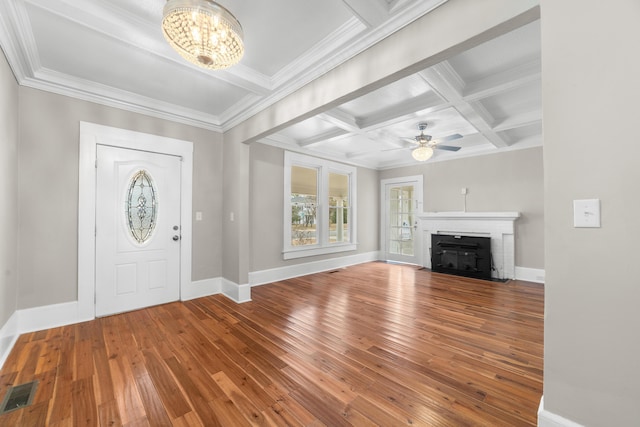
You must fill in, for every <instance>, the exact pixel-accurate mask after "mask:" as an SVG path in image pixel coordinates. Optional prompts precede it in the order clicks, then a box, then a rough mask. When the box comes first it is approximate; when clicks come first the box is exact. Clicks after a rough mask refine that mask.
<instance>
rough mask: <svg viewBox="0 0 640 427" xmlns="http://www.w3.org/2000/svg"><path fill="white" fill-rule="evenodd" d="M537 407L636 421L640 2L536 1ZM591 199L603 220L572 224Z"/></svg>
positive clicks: (591, 418) (599, 420) (607, 420)
mask: <svg viewBox="0 0 640 427" xmlns="http://www.w3.org/2000/svg"><path fill="white" fill-rule="evenodd" d="M541 10H542V26H541V28H542V93H543V96H542V100H543V120H544V135H545V142H544V144H545V149H544V165H545V245H546V253H545V267H546V286H545V328H544V330H545V345H544V348H545V364H544V365H545V366H544V404H545V409H547V410H549V411H551V412H553V413H556V414H558V415H561V416H563V417H565V418H569V419H571V420H574V421H576V422H578V423H581V424H584V425H588V426H593V427H597V426H632V425H633V426H637V425H639V424H640V404H639V402H640V387H638V384H640V309H638V303H640V283H639V282H640V280H639V279H638V264H639V262H638V238H639V237H640V220H639V219H638V212H640V198H639V197H638V192H639V190H638V183H639V182H640V168H638V159H639V158H640V144H639V143H638V99H640V78H639V76H640V54H639V53H638V40H640V26H639V25H638V20H639V19H640V2H638V1H636V0H619V1H616V2H597V1H589V2H584V1H581V0H564V1H556V0H543V1H542V5H541ZM591 198H599V199H600V201H601V206H602V210H601V221H602V222H601V224H602V227H601V228H574V227H573V200H575V199H591Z"/></svg>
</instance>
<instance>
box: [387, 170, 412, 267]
mask: <svg viewBox="0 0 640 427" xmlns="http://www.w3.org/2000/svg"><path fill="white" fill-rule="evenodd" d="M420 183H421V182H420ZM420 183H419V182H417V181H406V182H397V183H386V184H385V185H384V192H385V197H384V200H385V206H384V209H383V212H384V213H385V215H384V218H383V221H384V222H383V230H382V231H383V235H384V242H383V244H384V247H385V252H386V259H387V260H389V261H398V262H407V263H411V264H421V260H420V254H419V252H420V251H419V249H420V248H419V246H418V244H419V241H420V239H419V236H418V235H417V230H418V217H417V215H418V213H419V212H420V206H422V186H421V185H419V184H420Z"/></svg>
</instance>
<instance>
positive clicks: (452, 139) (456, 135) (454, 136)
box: [438, 133, 462, 142]
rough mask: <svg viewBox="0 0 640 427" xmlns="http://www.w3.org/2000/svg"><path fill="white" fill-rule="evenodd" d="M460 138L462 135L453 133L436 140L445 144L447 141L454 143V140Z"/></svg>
mask: <svg viewBox="0 0 640 427" xmlns="http://www.w3.org/2000/svg"><path fill="white" fill-rule="evenodd" d="M460 138H462V135H460V134H459V133H454V134H453V135H449V136H445V137H444V138H438V142H447V141H455V140H456V139H460Z"/></svg>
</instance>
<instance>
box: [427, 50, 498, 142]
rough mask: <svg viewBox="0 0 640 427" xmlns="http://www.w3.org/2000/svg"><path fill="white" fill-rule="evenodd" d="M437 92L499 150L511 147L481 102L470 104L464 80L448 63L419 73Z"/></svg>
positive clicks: (444, 62) (445, 62) (442, 63)
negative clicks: (465, 95) (495, 128)
mask: <svg viewBox="0 0 640 427" xmlns="http://www.w3.org/2000/svg"><path fill="white" fill-rule="evenodd" d="M418 74H419V75H420V76H421V77H422V78H423V79H424V80H425V81H426V82H427V83H428V84H429V85H430V86H431V87H432V88H433V89H434V90H435V91H436V92H438V93H439V94H440V96H442V97H443V98H444V99H446V100H447V101H448V102H449V103H450V104H451V106H453V107H454V108H455V109H456V110H458V112H459V113H460V114H461V115H462V116H463V117H464V118H465V119H467V121H468V122H469V123H471V124H472V125H473V126H474V127H475V128H476V129H477V130H478V131H479V132H480V133H481V134H482V135H483V136H484V137H485V138H487V140H488V141H489V142H490V143H491V144H493V145H494V146H496V147H498V148H504V147H508V146H509V142H508V141H507V140H506V139H505V137H503V136H501V135H499V134H498V133H496V132H495V131H494V130H493V125H494V121H495V119H494V118H493V117H492V116H491V114H489V112H488V111H487V110H486V109H485V108H484V107H483V106H482V104H480V103H479V102H468V101H467V100H465V99H464V97H463V95H462V94H463V91H464V88H465V86H466V85H465V82H464V80H463V79H462V78H461V77H460V76H459V75H458V73H456V71H455V70H454V69H453V67H452V66H451V65H450V64H449V62H447V61H443V62H441V63H439V64H436V65H434V66H433V67H430V68H428V69H426V70H424V71H421V72H420V73H418Z"/></svg>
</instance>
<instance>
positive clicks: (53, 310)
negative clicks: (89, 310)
mask: <svg viewBox="0 0 640 427" xmlns="http://www.w3.org/2000/svg"><path fill="white" fill-rule="evenodd" d="M79 307H80V305H79V303H78V301H73V302H65V303H61V304H52V305H44V306H42V307H34V308H25V309H22V310H18V311H17V312H16V313H17V314H18V331H19V332H20V333H21V334H25V333H28V332H35V331H42V330H43V329H50V328H57V327H58V326H65V325H71V324H73V323H80V322H85V321H87V320H92V319H93V316H92V317H90V318H81V317H80V315H79V314H78V313H79Z"/></svg>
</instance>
